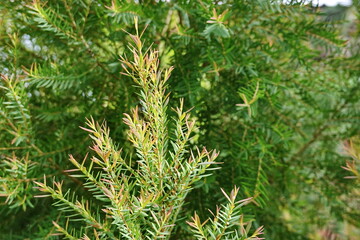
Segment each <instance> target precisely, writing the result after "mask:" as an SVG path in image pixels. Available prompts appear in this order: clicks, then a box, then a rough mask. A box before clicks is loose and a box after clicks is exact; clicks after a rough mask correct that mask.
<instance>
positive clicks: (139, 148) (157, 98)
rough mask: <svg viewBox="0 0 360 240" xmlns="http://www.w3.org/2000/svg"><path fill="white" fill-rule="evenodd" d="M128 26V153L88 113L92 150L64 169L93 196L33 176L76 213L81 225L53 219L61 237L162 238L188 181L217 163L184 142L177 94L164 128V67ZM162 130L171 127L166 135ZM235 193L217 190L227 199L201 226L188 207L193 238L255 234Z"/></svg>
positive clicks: (185, 127) (186, 129) (187, 120)
mask: <svg viewBox="0 0 360 240" xmlns="http://www.w3.org/2000/svg"><path fill="white" fill-rule="evenodd" d="M136 33H137V34H136V35H132V34H130V37H131V39H132V41H133V45H130V49H131V52H132V54H133V60H132V61H129V60H127V59H126V58H122V59H121V62H122V65H123V68H124V74H125V75H127V76H129V77H131V78H132V79H133V80H134V82H135V83H136V84H137V85H138V86H139V87H140V93H139V97H140V106H139V107H136V108H134V109H133V111H132V113H131V115H129V114H125V117H124V119H123V121H124V123H125V124H126V125H127V126H128V127H129V130H128V140H129V141H130V142H131V143H132V144H133V146H134V148H135V150H136V156H134V157H132V158H126V157H124V154H123V153H122V152H121V149H119V148H118V147H117V146H116V144H115V143H114V142H113V141H112V139H111V138H110V136H109V128H108V127H107V126H106V124H105V123H103V124H98V123H96V122H95V121H94V120H93V119H92V118H91V119H89V120H88V121H87V124H86V125H87V126H86V127H83V128H82V129H84V130H85V131H87V132H89V133H90V137H91V138H92V139H93V146H92V147H91V149H92V150H93V152H95V155H94V156H92V157H89V158H90V159H89V158H88V157H85V158H84V160H83V161H81V162H79V161H77V160H76V159H75V158H74V157H73V156H70V161H71V162H72V164H73V165H74V166H75V168H74V169H71V170H67V172H68V173H71V175H72V177H80V178H84V179H85V183H84V188H85V189H86V190H87V191H89V192H91V193H92V195H93V197H94V199H93V201H90V200H85V198H79V197H77V196H76V195H75V194H74V193H73V191H71V190H63V183H62V182H56V181H55V182H54V183H53V185H52V186H49V185H48V184H47V182H46V177H45V178H44V182H36V184H37V185H38V188H39V190H40V191H42V192H44V193H45V194H44V195H39V196H38V197H47V196H51V197H52V198H54V199H55V200H56V201H57V202H56V203H55V205H56V206H57V207H59V208H60V209H61V210H62V211H64V212H71V213H70V214H69V216H75V215H76V216H77V220H81V221H83V222H84V223H85V225H84V227H85V228H83V229H82V230H81V228H80V229H75V228H73V229H72V230H71V229H69V228H70V227H69V226H68V225H67V226H65V227H62V226H60V225H59V224H58V223H56V222H54V225H55V227H56V229H57V230H58V232H59V233H61V234H63V235H64V236H65V237H66V238H68V239H77V238H79V237H82V238H83V239H136V240H138V239H169V238H170V236H171V233H172V230H173V229H174V227H175V225H176V223H177V221H178V216H179V213H180V211H181V210H182V207H183V205H184V202H185V198H186V196H187V195H188V193H189V191H190V190H191V189H192V186H193V185H194V183H195V182H197V181H199V180H200V179H202V178H203V177H205V176H206V175H207V173H206V170H210V166H212V165H214V164H217V163H216V162H215V159H216V157H217V156H218V153H217V152H216V151H215V150H213V151H208V150H207V149H206V148H205V147H204V148H202V149H200V148H198V147H196V148H195V149H191V148H190V147H189V141H190V139H191V137H192V133H193V132H194V131H195V128H196V125H195V121H194V120H192V119H191V116H190V114H189V112H187V111H184V110H183V101H180V106H179V107H177V108H176V109H174V112H175V117H174V118H173V119H172V123H173V127H170V128H169V122H170V120H169V118H168V115H167V106H168V102H169V94H167V93H166V90H165V87H166V81H167V80H168V79H169V77H170V74H171V71H172V68H168V69H165V70H164V71H162V70H160V69H159V57H158V52H157V51H154V50H152V49H147V50H146V51H144V50H143V43H142V41H141V35H142V34H139V32H138V28H137V27H136ZM169 129H170V130H169ZM169 131H173V132H172V134H171V137H170V134H169V133H168V132H169ZM212 169H214V168H212ZM237 193H238V189H237V188H235V189H234V190H233V191H232V193H231V194H230V196H228V195H226V193H225V192H224V195H225V196H226V198H227V200H228V203H227V204H225V205H224V206H223V209H221V210H220V208H218V210H217V211H216V213H215V215H214V216H215V218H214V219H213V220H211V221H210V223H211V224H209V226H206V227H204V229H203V225H204V224H202V223H200V222H199V218H198V216H197V215H196V214H195V217H194V218H193V221H192V222H189V225H190V226H191V227H192V229H193V233H194V235H193V236H194V237H195V238H198V239H259V238H258V236H259V235H260V234H262V228H259V229H257V230H256V231H255V232H254V233H252V234H249V230H250V229H246V228H245V225H246V224H247V223H244V222H243V221H242V219H243V217H242V212H241V211H240V209H241V206H242V205H244V204H245V203H248V202H249V200H250V199H246V200H243V201H239V202H237V201H236V200H235V199H236V195H237ZM94 202H96V203H97V204H93V203H94Z"/></svg>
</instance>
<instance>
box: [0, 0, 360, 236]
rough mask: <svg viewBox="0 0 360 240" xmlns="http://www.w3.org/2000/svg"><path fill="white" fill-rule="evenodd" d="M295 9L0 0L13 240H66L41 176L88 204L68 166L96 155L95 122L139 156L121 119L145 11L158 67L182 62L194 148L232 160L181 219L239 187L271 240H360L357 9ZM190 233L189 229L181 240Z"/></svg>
mask: <svg viewBox="0 0 360 240" xmlns="http://www.w3.org/2000/svg"><path fill="white" fill-rule="evenodd" d="M286 2H287V3H286V4H285V3H281V1H275V0H273V1H271V0H225V1H214V0H196V1H188V0H178V1H172V0H169V1H156V0H138V1H125V0H112V1H110V0H60V1H59V0H48V1H42V0H33V1H21V0H20V1H2V2H1V4H0V16H1V17H0V59H1V61H0V72H1V73H2V81H1V83H0V88H1V89H0V91H1V92H0V98H1V100H0V116H1V117H0V128H1V134H0V143H1V145H0V157H1V169H0V196H1V200H2V201H1V206H0V215H1V220H0V221H1V224H0V239H56V237H54V236H52V234H53V233H54V227H53V225H52V223H51V221H52V220H57V221H59V222H61V221H63V222H64V221H65V218H64V216H63V215H62V214H61V213H58V212H57V211H56V210H55V208H54V207H53V206H52V200H50V199H43V198H40V199H39V198H34V195H37V194H38V192H37V190H36V189H34V188H33V187H34V184H33V183H32V181H33V180H39V179H42V178H43V176H44V174H45V175H46V177H47V178H49V179H51V178H52V177H54V176H56V178H57V179H62V180H64V185H66V186H67V187H69V188H73V189H78V191H83V192H84V194H86V191H84V189H83V188H82V183H81V182H80V181H79V180H77V179H74V178H72V177H71V176H69V175H68V174H67V173H66V172H64V170H65V169H69V168H71V166H70V162H69V161H68V154H69V153H71V154H73V155H74V156H75V157H77V156H84V155H85V153H86V152H87V151H88V147H87V146H88V145H89V142H90V140H89V138H88V137H87V135H86V133H84V132H83V131H80V130H79V128H78V126H82V125H83V123H84V122H85V118H86V117H90V116H93V117H94V119H96V120H97V121H100V122H101V121H102V120H106V121H107V122H108V125H109V127H110V129H111V130H112V132H111V135H112V138H113V139H114V141H115V142H117V143H118V144H119V145H120V146H122V147H123V148H125V149H126V152H132V151H133V149H132V146H131V145H130V144H129V143H127V142H126V141H125V140H126V131H127V128H126V126H125V125H124V124H123V123H122V120H121V119H122V113H124V112H129V111H130V108H132V107H134V106H135V105H137V104H138V102H137V100H136V99H137V96H136V94H135V91H136V88H135V87H134V84H133V82H132V81H131V80H130V79H128V78H126V77H124V76H122V75H121V74H120V72H121V64H120V61H119V56H123V55H125V54H129V50H128V49H127V47H126V46H127V43H128V42H129V37H128V35H127V33H126V32H124V31H123V30H125V31H127V32H129V33H134V31H135V29H134V22H133V19H134V17H135V16H136V17H138V18H139V24H140V26H141V28H142V29H143V28H145V26H146V25H147V26H148V27H147V30H146V31H145V33H144V36H143V40H144V41H145V44H146V45H147V46H150V45H151V44H152V43H154V47H156V48H158V49H159V51H160V59H161V66H163V67H168V66H174V67H175V69H174V71H173V73H172V77H171V78H170V80H169V83H168V84H169V86H168V89H169V91H171V93H172V97H173V98H184V99H185V106H186V108H188V109H190V108H192V107H193V108H194V109H193V110H192V114H193V116H194V117H195V118H196V119H197V121H198V124H199V126H200V129H201V130H200V131H199V132H197V133H196V136H195V138H194V144H199V143H200V144H203V145H205V146H207V147H209V148H216V149H218V150H220V156H219V158H218V161H220V162H223V164H222V169H221V170H218V171H215V172H214V174H213V175H212V176H210V177H208V178H206V180H204V181H202V182H201V183H200V184H198V185H197V186H196V187H195V189H194V190H193V191H192V193H191V194H190V196H189V197H188V199H187V205H186V206H185V210H184V211H183V217H184V219H188V218H189V216H190V215H192V213H193V211H194V210H195V211H197V212H198V214H199V215H200V216H202V218H204V217H205V216H210V214H209V212H207V211H204V209H208V208H209V209H213V205H214V204H213V203H214V202H223V201H224V196H223V195H222V194H221V191H219V189H220V187H223V188H224V189H225V191H226V192H229V191H230V190H231V189H232V187H233V186H234V185H236V186H239V187H240V192H241V197H243V198H246V197H254V204H252V205H250V206H247V208H246V211H247V212H249V213H251V214H253V216H254V218H255V219H256V221H255V227H259V226H261V225H264V226H265V229H266V231H265V238H266V239H274V240H275V239H284V237H285V238H286V239H289V240H290V239H358V237H359V236H360V231H359V228H360V221H359V219H360V211H359V209H360V202H359V201H360V200H359V180H358V178H354V177H350V178H349V177H348V176H349V171H350V172H351V173H350V175H351V176H358V175H356V174H357V171H356V170H357V169H359V161H358V155H356V154H355V155H354V151H350V152H351V153H350V154H349V149H357V150H356V151H358V148H359V141H358V140H354V139H358V136H359V130H360V129H359V128H360V127H359V126H360V125H359V120H360V109H359V103H360V98H359V96H360V95H359V94H360V85H359V83H360V60H359V59H360V58H359V57H360V55H359V51H360V48H359V46H360V45H359V34H360V32H359V31H360V30H359V29H360V28H359V26H360V25H359V24H360V22H359V3H358V2H357V1H354V2H353V4H352V5H351V6H347V7H344V6H337V7H321V8H320V7H317V6H313V5H311V4H307V3H305V2H304V1H295V0H292V1H286ZM174 102H175V103H176V102H177V101H174ZM170 104H172V103H170ZM351 156H353V157H354V156H355V157H354V159H357V160H354V161H351ZM342 166H343V167H344V168H342ZM349 169H350V170H349ZM354 169H355V170H354ZM352 170H353V171H352ZM354 171H355V172H354ZM344 177H347V178H344ZM187 231H188V230H187V228H186V224H185V221H180V223H178V227H177V228H176V234H174V239H187V238H186V236H187Z"/></svg>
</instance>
